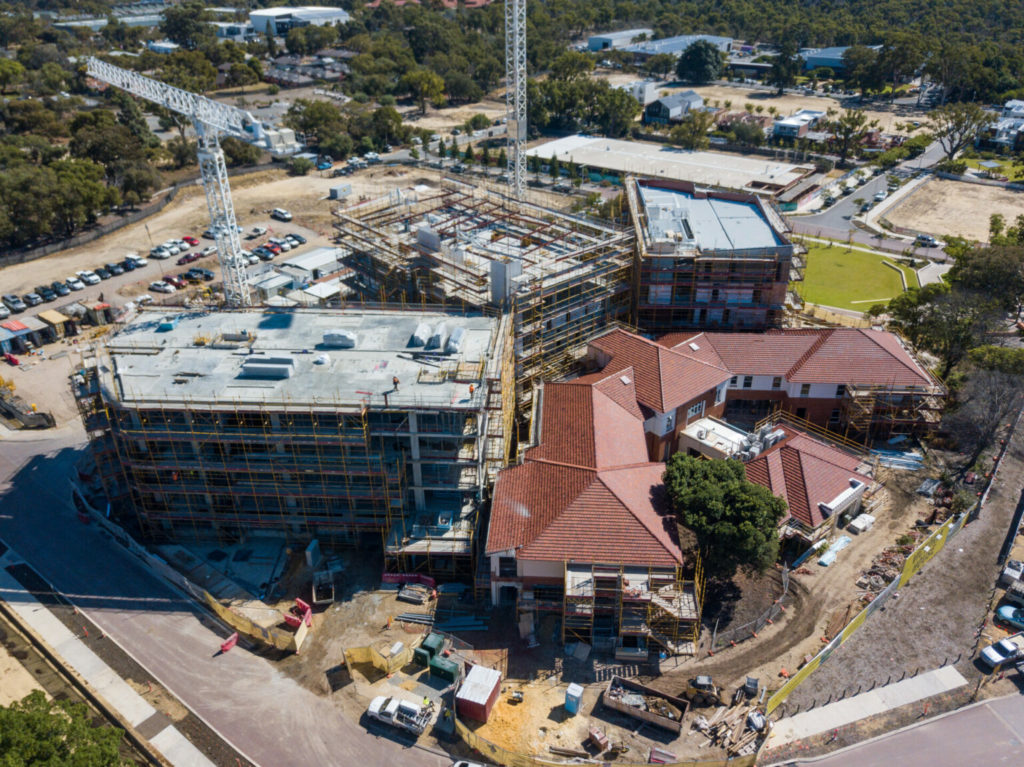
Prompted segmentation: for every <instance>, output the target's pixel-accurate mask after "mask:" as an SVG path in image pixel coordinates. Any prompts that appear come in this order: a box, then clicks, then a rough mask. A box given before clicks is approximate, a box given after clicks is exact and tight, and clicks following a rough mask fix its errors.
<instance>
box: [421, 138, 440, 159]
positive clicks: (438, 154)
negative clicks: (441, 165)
mask: <svg viewBox="0 0 1024 767" xmlns="http://www.w3.org/2000/svg"><path fill="white" fill-rule="evenodd" d="M426 146H427V142H426V141H424V142H423V147H424V148H426ZM437 156H438V157H439V158H440V159H442V160H443V159H444V158H445V151H444V139H443V138H438V140H437Z"/></svg>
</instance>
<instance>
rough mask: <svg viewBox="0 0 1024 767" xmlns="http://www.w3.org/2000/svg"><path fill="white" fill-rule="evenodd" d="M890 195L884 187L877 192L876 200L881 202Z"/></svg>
mask: <svg viewBox="0 0 1024 767" xmlns="http://www.w3.org/2000/svg"><path fill="white" fill-rule="evenodd" d="M888 196H889V195H888V194H886V192H885V190H884V189H879V190H878V191H877V192H875V202H881V201H882V200H884V199H885V198H886V197H888Z"/></svg>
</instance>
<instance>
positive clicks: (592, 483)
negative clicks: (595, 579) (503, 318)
mask: <svg viewBox="0 0 1024 767" xmlns="http://www.w3.org/2000/svg"><path fill="white" fill-rule="evenodd" d="M633 374H634V370H633V368H631V367H625V368H622V369H621V370H618V371H616V372H615V373H612V374H607V373H598V374H593V375H590V376H585V377H584V378H579V379H576V380H575V381H570V382H566V383H548V384H545V386H544V388H543V390H542V391H543V393H542V395H541V396H542V398H541V408H542V409H541V416H540V418H541V426H540V434H539V436H538V440H539V443H540V444H539V445H537V446H536V447H533V448H530V449H529V450H527V451H526V453H525V455H524V462H523V463H522V464H521V465H519V466H514V467H511V468H508V469H505V470H504V471H502V472H501V473H500V474H499V475H498V481H497V482H496V483H495V486H494V500H493V502H492V504H491V522H490V528H489V531H488V537H487V552H488V553H495V552H499V551H508V550H515V551H516V556H517V557H522V558H525V559H533V560H546V561H558V562H564V561H568V560H570V559H572V560H578V561H585V562H593V563H599V562H600V563H608V564H644V565H658V566H674V565H677V564H681V563H682V561H683V554H682V550H681V548H680V546H679V542H678V538H677V535H676V532H675V531H676V526H675V519H674V517H673V515H672V514H671V513H669V512H668V510H667V508H666V507H665V506H664V503H663V501H662V500H661V498H662V495H661V494H662V492H663V487H662V481H661V477H662V473H663V472H664V470H665V466H664V464H661V463H650V462H649V461H648V460H647V443H646V441H645V438H644V426H643V415H642V414H641V412H640V408H639V407H638V406H637V400H636V397H637V394H636V388H635V384H634V381H633Z"/></svg>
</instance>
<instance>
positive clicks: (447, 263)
mask: <svg viewBox="0 0 1024 767" xmlns="http://www.w3.org/2000/svg"><path fill="white" fill-rule="evenodd" d="M334 215H335V216H336V218H337V221H336V222H335V228H336V230H337V235H338V240H339V244H340V246H341V247H342V249H343V251H344V256H343V261H344V262H345V264H346V265H347V266H349V267H350V268H351V269H352V270H353V272H354V274H355V276H354V278H353V284H352V286H351V287H353V288H354V289H355V291H356V292H357V293H358V294H360V295H363V296H366V297H370V298H373V299H382V300H383V299H386V300H393V301H401V302H408V303H410V304H416V303H419V304H421V305H424V306H427V305H430V306H450V305H452V304H456V305H459V306H463V307H466V308H473V309H484V308H500V307H504V308H506V309H507V310H508V311H509V313H510V314H511V316H512V318H513V328H512V332H513V337H514V341H515V343H514V353H515V361H516V364H515V370H514V374H515V382H516V397H517V402H518V407H519V412H520V413H525V412H528V411H529V408H530V403H531V400H532V390H533V385H534V383H535V382H537V381H540V380H549V379H552V378H559V377H562V376H564V375H566V374H567V373H569V372H570V371H571V370H572V369H573V367H574V366H575V365H576V364H577V363H578V362H579V361H580V360H581V359H582V357H583V356H584V354H585V346H586V342H587V340H588V339H589V338H590V337H591V336H592V335H593V334H594V333H595V332H597V331H598V330H601V329H603V328H605V327H606V326H608V325H610V324H612V323H614V322H620V323H624V322H626V321H627V320H628V317H629V312H630V292H631V289H630V288H631V283H632V272H631V270H632V254H633V243H634V238H633V236H632V233H631V232H630V231H627V230H624V229H622V228H619V227H616V226H613V225H611V224H608V223H603V222H597V221H594V220H591V219H589V218H586V217H584V216H576V215H570V214H567V213H563V212H559V211H555V210H552V209H549V208H545V207H543V206H541V205H538V204H536V203H533V202H530V201H517V200H512V199H510V198H509V197H508V196H506V195H504V194H503V193H501V192H499V191H497V190H495V189H490V188H486V187H478V186H471V185H469V184H465V183H462V182H458V181H454V180H451V179H445V180H444V181H443V182H442V186H441V188H440V189H437V190H429V191H426V192H419V191H416V192H397V193H392V194H390V195H387V196H386V197H382V198H380V199H376V200H372V201H369V202H367V203H365V204H363V205H358V206H355V207H351V208H347V209H344V210H341V209H339V210H336V211H335V212H334Z"/></svg>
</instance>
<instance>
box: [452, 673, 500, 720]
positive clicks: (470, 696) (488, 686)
mask: <svg viewBox="0 0 1024 767" xmlns="http://www.w3.org/2000/svg"><path fill="white" fill-rule="evenodd" d="M500 693H501V672H500V671H498V670H497V669H493V668H487V667H486V666H473V668H471V669H470V670H469V673H468V674H466V680H465V681H464V682H463V683H462V687H460V688H459V691H458V693H456V695H455V708H456V711H458V713H459V716H462V717H465V718H466V719H473V720H475V721H477V722H486V721H487V717H489V716H490V715H491V709H492V708H493V707H494V704H495V702H497V700H498V695H499V694H500Z"/></svg>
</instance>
